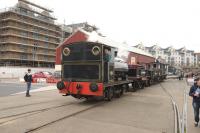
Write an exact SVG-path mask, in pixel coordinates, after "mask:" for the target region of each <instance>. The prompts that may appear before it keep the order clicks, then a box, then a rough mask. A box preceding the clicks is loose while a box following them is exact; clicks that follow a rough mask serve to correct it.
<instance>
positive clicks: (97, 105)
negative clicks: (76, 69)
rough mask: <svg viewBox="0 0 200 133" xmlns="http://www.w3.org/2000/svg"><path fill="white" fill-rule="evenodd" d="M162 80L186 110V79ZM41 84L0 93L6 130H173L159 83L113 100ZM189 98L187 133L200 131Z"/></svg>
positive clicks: (170, 112) (2, 123) (21, 132)
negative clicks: (29, 93)
mask: <svg viewBox="0 0 200 133" xmlns="http://www.w3.org/2000/svg"><path fill="white" fill-rule="evenodd" d="M161 84H162V86H164V87H165V88H166V89H167V90H168V91H169V92H170V93H171V94H172V95H173V96H175V97H176V98H175V100H176V102H177V103H178V106H179V109H180V110H181V109H182V107H183V94H184V93H183V90H184V89H183V88H184V87H186V88H187V85H186V84H185V82H184V81H178V80H174V79H169V80H167V81H165V82H162V83H161ZM48 88H49V89H48ZM37 90H38V91H35V92H32V96H31V97H29V98H27V97H25V96H24V94H23V93H18V94H15V95H12V96H4V97H0V103H1V104H0V131H1V133H11V132H14V133H24V132H34V133H35V132H36V133H44V132H45V133H46V132H49V133H55V132H56V133H59V132H66V133H110V132H115V133H122V132H123V133H133V132H135V133H173V132H174V111H173V106H172V104H171V101H170V97H169V96H168V95H166V93H165V92H164V91H163V89H162V88H161V86H160V84H157V85H152V86H151V87H146V88H145V89H141V90H138V91H137V92H134V93H132V92H128V93H126V94H125V95H124V96H122V97H121V98H118V99H117V98H116V99H113V100H112V101H111V102H104V101H85V100H77V99H74V98H73V97H64V96H61V95H60V94H59V93H58V91H57V90H55V89H54V87H53V86H50V87H42V89H41V88H40V89H37ZM42 90H43V91H42ZM44 90H45V91H44ZM47 90H48V91H47ZM190 102H191V98H189V100H188V133H197V132H198V133H199V131H200V128H194V125H193V121H192V120H193V112H192V107H191V106H190V105H191V104H190Z"/></svg>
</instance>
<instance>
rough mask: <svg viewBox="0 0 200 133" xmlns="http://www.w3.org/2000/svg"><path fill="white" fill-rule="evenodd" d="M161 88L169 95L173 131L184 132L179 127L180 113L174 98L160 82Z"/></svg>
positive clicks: (176, 132) (175, 132)
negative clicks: (171, 106)
mask: <svg viewBox="0 0 200 133" xmlns="http://www.w3.org/2000/svg"><path fill="white" fill-rule="evenodd" d="M160 86H161V88H162V89H163V90H164V92H165V93H166V94H167V95H168V96H169V97H170V100H171V102H172V105H173V110H174V133H184V132H182V128H181V119H180V113H179V108H178V106H177V104H176V102H175V100H174V97H173V96H172V95H171V94H170V93H169V92H168V91H167V90H166V89H165V87H163V86H162V84H160Z"/></svg>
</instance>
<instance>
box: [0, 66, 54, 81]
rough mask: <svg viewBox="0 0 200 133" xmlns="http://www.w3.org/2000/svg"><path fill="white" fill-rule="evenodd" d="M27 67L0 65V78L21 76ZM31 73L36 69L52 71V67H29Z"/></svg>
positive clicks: (36, 70)
mask: <svg viewBox="0 0 200 133" xmlns="http://www.w3.org/2000/svg"><path fill="white" fill-rule="evenodd" d="M27 69H28V68H27V67H10V66H7V67H0V78H23V77H24V74H25V72H27ZM30 69H31V70H32V71H31V73H35V72H38V71H49V72H54V70H55V69H54V68H31V67H30Z"/></svg>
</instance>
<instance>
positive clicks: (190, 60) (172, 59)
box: [135, 44, 198, 67]
mask: <svg viewBox="0 0 200 133" xmlns="http://www.w3.org/2000/svg"><path fill="white" fill-rule="evenodd" d="M135 47H136V48H139V49H142V50H144V51H146V52H148V53H150V54H152V55H153V56H154V57H155V58H162V59H165V61H166V62H167V63H168V64H169V65H171V66H178V67H186V66H189V67H190V66H197V63H198V62H197V55H196V54H195V52H194V51H193V50H187V49H186V48H185V47H182V48H180V49H175V48H173V47H172V46H170V47H167V48H162V47H160V46H158V45H153V46H151V47H146V46H144V45H143V44H138V45H136V46H135Z"/></svg>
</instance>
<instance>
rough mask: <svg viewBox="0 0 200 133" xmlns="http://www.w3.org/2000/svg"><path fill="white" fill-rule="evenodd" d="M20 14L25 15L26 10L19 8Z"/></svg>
mask: <svg viewBox="0 0 200 133" xmlns="http://www.w3.org/2000/svg"><path fill="white" fill-rule="evenodd" d="M20 13H22V14H27V13H28V11H27V10H26V9H24V8H20Z"/></svg>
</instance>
